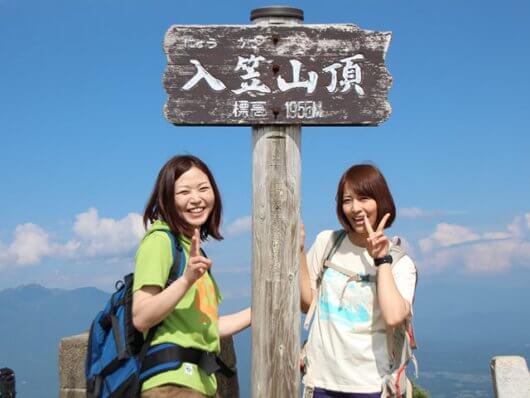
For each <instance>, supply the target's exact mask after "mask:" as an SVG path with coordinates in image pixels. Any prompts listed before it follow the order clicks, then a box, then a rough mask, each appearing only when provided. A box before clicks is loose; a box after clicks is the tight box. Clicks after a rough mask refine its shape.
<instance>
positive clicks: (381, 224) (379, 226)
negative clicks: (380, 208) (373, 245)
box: [377, 213, 390, 232]
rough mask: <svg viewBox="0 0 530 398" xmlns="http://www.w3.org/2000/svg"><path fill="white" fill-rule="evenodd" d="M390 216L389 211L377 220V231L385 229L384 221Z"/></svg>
mask: <svg viewBox="0 0 530 398" xmlns="http://www.w3.org/2000/svg"><path fill="white" fill-rule="evenodd" d="M389 218H390V213H386V214H385V215H384V216H383V218H382V219H381V221H380V222H379V225H378V226H377V231H379V232H381V231H383V230H384V229H385V225H386V222H387V221H388V219H389Z"/></svg>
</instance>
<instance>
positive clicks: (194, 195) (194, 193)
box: [190, 191, 201, 203]
mask: <svg viewBox="0 0 530 398" xmlns="http://www.w3.org/2000/svg"><path fill="white" fill-rule="evenodd" d="M190 201H191V202H192V203H197V202H200V201H201V196H200V195H199V191H192V192H191V195H190Z"/></svg>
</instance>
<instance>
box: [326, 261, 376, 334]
mask: <svg viewBox="0 0 530 398" xmlns="http://www.w3.org/2000/svg"><path fill="white" fill-rule="evenodd" d="M347 280H348V277H347V276H345V275H344V274H342V273H340V272H338V271H335V270H334V269H331V268H328V269H327V270H326V272H324V277H323V280H322V290H321V295H320V299H319V303H318V304H319V311H320V319H321V320H324V321H329V322H333V323H335V324H337V325H342V326H344V327H345V328H346V329H348V330H353V329H354V328H356V326H358V325H359V324H360V323H364V324H366V323H369V322H370V321H371V318H372V314H371V310H369V309H368V308H367V306H366V305H365V303H364V302H363V301H364V300H362V299H361V300H358V299H353V300H352V297H353V298H360V297H357V296H359V295H364V294H363V293H364V292H363V291H364V290H366V289H363V288H362V286H361V284H360V283H358V282H350V283H349V284H348V286H347V288H346V291H345V292H344V296H343V297H342V300H341V297H340V295H341V292H342V289H343V288H344V285H345V284H346V281H347ZM362 285H365V284H364V283H362ZM369 290H371V289H369Z"/></svg>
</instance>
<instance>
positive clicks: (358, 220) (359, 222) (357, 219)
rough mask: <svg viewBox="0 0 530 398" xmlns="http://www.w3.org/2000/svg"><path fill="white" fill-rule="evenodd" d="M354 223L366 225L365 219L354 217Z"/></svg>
mask: <svg viewBox="0 0 530 398" xmlns="http://www.w3.org/2000/svg"><path fill="white" fill-rule="evenodd" d="M352 221H353V223H354V224H355V225H364V217H354V218H352Z"/></svg>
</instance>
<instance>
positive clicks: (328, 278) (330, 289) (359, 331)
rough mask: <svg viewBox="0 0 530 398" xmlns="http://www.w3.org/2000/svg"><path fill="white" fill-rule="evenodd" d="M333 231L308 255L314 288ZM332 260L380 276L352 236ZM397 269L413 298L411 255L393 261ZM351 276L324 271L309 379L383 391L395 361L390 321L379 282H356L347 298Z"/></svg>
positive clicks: (404, 291)
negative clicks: (391, 357) (380, 298)
mask: <svg viewBox="0 0 530 398" xmlns="http://www.w3.org/2000/svg"><path fill="white" fill-rule="evenodd" d="M332 232H333V231H323V232H321V233H320V234H318V236H317V238H316V240H315V243H314V244H313V246H312V247H311V249H310V250H309V252H308V254H307V264H308V271H309V278H310V280H311V288H312V289H316V279H317V277H318V275H319V273H320V269H321V267H322V263H323V260H324V258H323V257H324V255H325V250H326V246H327V244H328V242H329V241H330V239H331V235H332ZM330 261H331V262H333V263H334V264H336V265H339V266H342V267H344V268H347V269H349V270H352V271H353V272H356V273H358V274H361V275H366V274H372V275H374V276H375V275H376V268H375V267H374V265H373V259H372V258H371V257H370V255H369V254H368V252H367V250H366V249H365V248H362V247H359V246H356V245H354V244H353V243H351V241H350V240H349V239H348V237H347V236H346V237H345V238H344V240H343V241H342V243H341V245H340V246H339V247H338V249H337V251H336V252H335V254H334V255H333V256H332V258H331V259H330ZM392 274H393V276H394V280H395V282H396V286H397V288H398V290H399V293H400V294H401V296H402V297H403V298H404V299H405V300H407V301H408V302H409V303H412V300H413V297H414V289H415V284H416V267H415V266H414V263H413V262H412V260H411V259H410V257H408V256H404V257H403V258H401V259H400V260H398V262H397V263H396V264H394V265H393V266H392ZM347 279H348V277H347V276H346V275H344V274H342V273H340V272H337V271H335V270H334V269H331V268H328V269H327V270H326V271H325V272H324V276H323V278H322V284H321V288H320V297H319V298H318V299H317V300H318V302H317V304H318V305H317V309H316V312H315V317H314V320H313V323H312V326H311V330H310V332H309V338H308V342H307V360H308V368H309V372H310V373H309V374H308V376H307V377H305V378H304V383H305V384H306V385H309V386H316V387H320V388H324V389H327V390H332V391H342V392H352V393H353V392H356V393H373V392H378V391H381V386H382V378H383V376H384V375H385V374H387V373H388V370H389V368H390V363H389V355H388V348H387V342H386V324H385V321H384V320H383V317H382V315H381V309H380V308H379V304H378V300H377V293H376V284H375V283H373V282H350V283H348V284H347V287H346V289H345V290H344V293H343V295H342V297H341V292H342V291H343V289H344V286H345V284H346V281H347Z"/></svg>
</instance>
